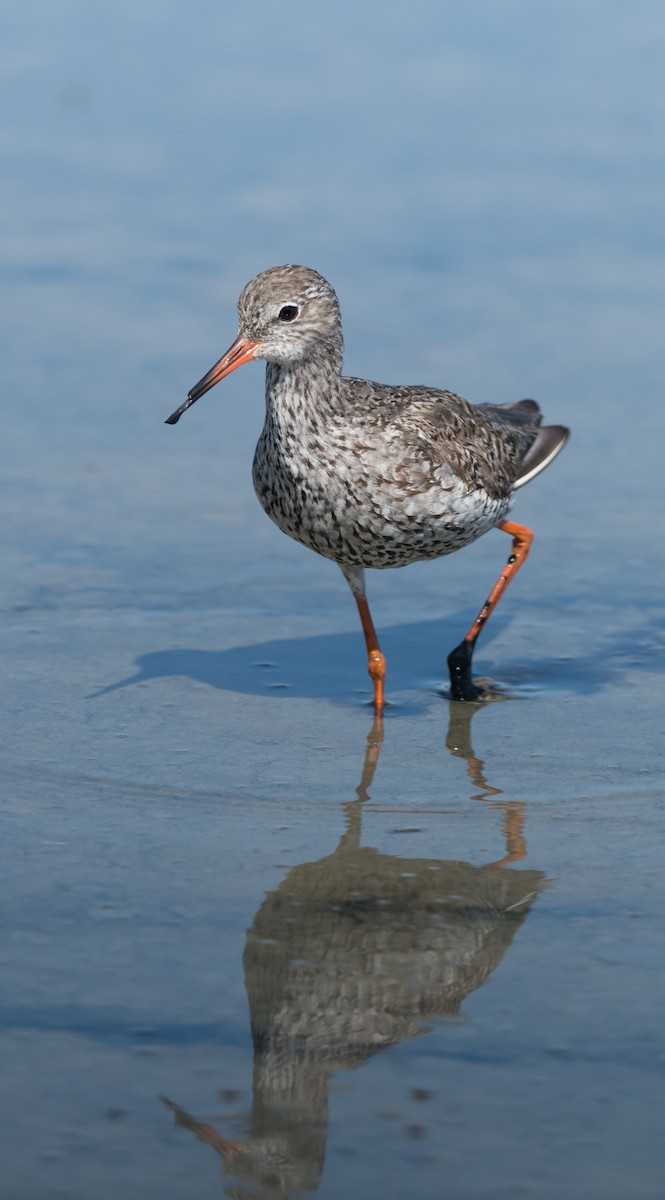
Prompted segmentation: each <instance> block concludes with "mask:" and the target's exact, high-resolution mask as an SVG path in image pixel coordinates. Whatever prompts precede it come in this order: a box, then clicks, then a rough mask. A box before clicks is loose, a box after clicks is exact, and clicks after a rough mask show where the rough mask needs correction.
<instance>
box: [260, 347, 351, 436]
mask: <svg viewBox="0 0 665 1200" xmlns="http://www.w3.org/2000/svg"><path fill="white" fill-rule="evenodd" d="M341 366H342V363H341V354H340V355H339V359H338V357H337V356H334V357H333V355H332V354H330V353H329V354H327V355H320V356H318V357H309V358H307V359H303V360H302V361H300V362H297V363H288V364H283V363H271V362H269V363H268V364H267V366H266V420H268V421H270V422H271V423H273V424H276V425H278V426H279V425H281V424H283V423H285V424H287V425H289V426H291V427H292V428H293V425H294V422H295V423H298V424H299V425H300V427H301V428H302V426H303V425H316V426H320V425H321V423H322V421H325V420H326V419H331V418H333V417H334V416H336V415H337V414H339V411H340V407H341V392H342V389H341V386H340V385H341V377H340V370H341Z"/></svg>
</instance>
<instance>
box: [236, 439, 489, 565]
mask: <svg viewBox="0 0 665 1200" xmlns="http://www.w3.org/2000/svg"><path fill="white" fill-rule="evenodd" d="M319 447H320V443H319V441H318V439H317V440H316V443H314V442H312V443H310V444H308V443H307V439H304V440H303V438H302V437H300V438H299V439H298V443H297V445H296V443H295V439H294V440H293V441H290V439H288V438H287V439H282V440H281V441H280V442H276V441H273V440H272V439H271V437H270V431H269V430H268V431H266V430H265V429H264V431H263V434H262V436H261V438H260V439H259V442H258V445H257V447H256V453H255V456H254V465H253V480H254V488H255V490H256V494H257V496H258V499H259V501H260V503H261V505H262V507H263V509H264V510H265V512H266V513H267V514H268V516H269V517H270V519H271V520H272V521H274V522H275V524H276V525H278V526H279V528H280V529H281V530H282V532H283V533H286V534H288V535H289V537H292V538H295V540H296V541H298V542H302V544H303V545H304V546H308V547H309V549H310V550H315V551H316V552H317V553H318V554H321V555H323V556H324V557H325V558H330V559H333V560H334V561H335V562H338V563H342V564H344V565H348V566H359V567H373V568H384V567H404V566H407V565H408V564H409V563H413V562H418V561H421V560H423V559H430V558H439V557H440V556H442V555H444V554H450V553H452V552H453V551H454V550H459V549H460V548H461V547H462V546H466V545H468V543H470V542H472V541H474V540H475V539H476V538H478V537H480V536H481V535H482V534H483V533H486V532H487V531H488V530H489V529H491V528H492V527H493V526H494V525H496V524H497V523H498V522H499V521H501V520H502V518H503V517H504V516H505V514H506V513H507V512H508V510H509V508H510V503H511V501H510V497H507V498H504V499H498V500H497V499H492V498H490V497H489V496H488V495H487V492H486V491H484V489H482V488H474V489H472V490H469V488H468V487H467V486H466V485H465V484H463V483H462V481H461V480H460V479H458V478H457V477H456V476H455V475H454V474H453V472H452V471H451V470H450V469H449V468H448V467H447V466H445V464H431V463H427V464H424V463H423V461H422V460H419V461H418V462H417V463H415V464H414V463H410V462H409V461H408V460H406V459H405V456H404V455H403V454H402V455H401V456H400V458H399V460H398V459H392V458H391V456H390V454H389V453H387V451H386V447H385V446H381V447H380V448H379V449H377V447H373V446H364V447H363V446H361V447H358V444H357V443H356V442H354V445H353V449H352V450H349V448H348V446H345V445H344V444H337V439H335V438H334V436H333V435H329V437H328V440H327V443H326V447H325V453H321V450H320V448H319Z"/></svg>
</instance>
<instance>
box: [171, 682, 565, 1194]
mask: <svg viewBox="0 0 665 1200" xmlns="http://www.w3.org/2000/svg"><path fill="white" fill-rule="evenodd" d="M480 707H483V705H482V704H452V705H451V706H450V712H451V717H450V727H449V730H448V738H447V743H446V744H447V748H448V749H449V750H450V751H451V753H452V754H454V755H456V756H459V757H462V758H464V759H465V760H466V763H467V771H468V774H469V777H470V779H471V781H472V783H473V786H474V788H475V789H476V792H475V793H474V796H473V798H474V799H478V800H482V801H484V802H488V803H489V804H491V805H492V807H496V808H497V809H499V810H501V812H502V814H503V836H504V843H505V853H504V855H503V856H502V857H500V858H499V859H498V860H497V861H493V862H491V863H488V864H486V865H484V866H479V867H476V866H473V865H472V864H471V863H468V862H460V861H456V860H454V859H437V858H404V857H395V856H392V855H389V854H383V853H380V852H379V851H377V850H374V849H372V848H371V847H369V846H363V845H361V822H362V813H363V806H364V805H365V804H366V803H367V801H368V800H369V789H370V787H371V785H372V780H373V776H374V772H375V770H376V765H377V762H378V758H379V754H380V749H381V743H382V741H383V724H382V721H381V719H380V718H377V719H376V720H375V721H374V724H373V726H372V730H371V732H370V734H369V736H368V739H367V749H366V752H365V761H364V765H363V770H362V776H361V780H360V784H359V786H358V788H357V789H356V799H355V800H353V801H350V802H349V803H347V804H346V805H345V830H344V833H343V835H342V837H341V839H340V842H339V845H338V846H337V848H336V849H335V850H334V851H333V853H332V854H329V855H327V856H326V857H325V858H322V859H319V861H318V862H313V863H303V864H302V865H301V866H297V867H294V868H293V869H292V870H291V871H290V872H289V874H288V875H287V877H286V878H285V879H284V880H283V882H282V883H281V884H280V886H279V887H278V888H276V889H275V891H273V892H270V893H269V894H268V895H267V896H266V899H265V900H264V902H263V904H262V905H261V907H260V909H259V911H258V912H257V914H256V917H255V920H254V923H253V925H252V927H251V929H250V930H249V932H248V934H247V944H246V947H245V954H244V967H245V984H246V987H247V995H248V999H249V1008H250V1017H251V1028H252V1039H253V1044H254V1072H253V1102H252V1110H251V1117H250V1118H249V1127H250V1128H249V1135H248V1136H247V1137H246V1138H245V1139H244V1140H243V1141H234V1140H231V1139H229V1138H227V1137H225V1136H223V1135H222V1134H221V1133H219V1132H218V1131H217V1130H216V1129H215V1127H214V1126H213V1125H210V1124H207V1123H204V1122H202V1121H199V1120H197V1119H196V1118H195V1117H193V1116H191V1115H190V1114H189V1113H188V1112H186V1111H185V1110H184V1109H183V1108H181V1107H179V1106H178V1105H177V1104H174V1103H173V1102H172V1101H171V1100H167V1099H165V1098H163V1100H164V1103H165V1104H166V1105H167V1106H168V1107H169V1108H170V1109H171V1110H172V1111H173V1113H174V1114H175V1120H176V1124H178V1125H180V1126H184V1127H185V1128H187V1129H190V1130H191V1131H192V1132H193V1133H195V1134H196V1135H197V1137H198V1138H199V1139H200V1140H201V1141H203V1142H206V1143H207V1144H208V1145H210V1146H212V1147H213V1149H214V1150H216V1151H217V1153H218V1154H219V1155H220V1156H221V1158H222V1161H223V1165H224V1171H225V1173H226V1174H227V1175H229V1176H233V1177H234V1184H233V1185H232V1187H231V1190H230V1191H228V1192H227V1194H228V1195H230V1196H232V1197H235V1198H237V1200H240V1198H241V1197H249V1196H250V1195H251V1196H254V1197H256V1196H257V1195H258V1196H260V1197H261V1198H262V1200H280V1198H284V1197H286V1196H287V1195H289V1194H290V1193H293V1192H298V1191H301V1190H310V1191H313V1190H316V1188H317V1187H318V1184H319V1181H320V1178H321V1174H322V1171H323V1163H324V1157H325V1149H326V1134H327V1124H328V1088H329V1084H330V1079H331V1075H332V1073H333V1072H335V1071H340V1070H342V1069H348V1068H352V1067H357V1066H360V1065H361V1064H362V1063H364V1062H366V1061H367V1060H368V1059H370V1058H371V1057H372V1056H373V1055H375V1054H378V1053H379V1052H380V1051H382V1050H385V1049H386V1048H387V1047H389V1046H395V1045H397V1044H399V1043H400V1042H404V1041H406V1040H407V1039H410V1038H414V1037H416V1036H418V1035H419V1034H421V1033H422V1032H423V1028H424V1024H425V1023H426V1021H427V1020H428V1019H431V1018H436V1017H449V1018H454V1017H456V1016H457V1015H458V1014H459V1012H460V1008H461V1006H462V1003H463V1002H464V1000H465V999H466V997H467V996H469V995H470V993H471V992H473V991H475V989H476V988H478V987H480V986H481V985H482V984H483V983H485V981H486V980H487V979H488V978H489V976H490V975H491V974H492V972H493V971H494V970H495V968H496V967H497V966H498V964H499V963H500V961H501V959H502V958H503V955H504V954H505V953H506V950H507V949H508V947H509V946H510V944H511V942H512V940H513V938H514V936H515V934H516V932H517V930H518V929H519V927H520V925H521V924H522V922H523V921H524V919H525V917H526V916H527V914H528V912H529V910H530V908H531V905H532V904H533V902H534V900H535V898H536V897H537V895H538V893H539V892H540V891H541V890H542V888H543V887H544V884H545V877H544V875H543V873H542V872H540V871H533V870H523V869H520V870H514V869H511V867H512V864H514V863H516V862H518V861H519V860H520V859H523V858H524V857H525V855H526V843H525V840H524V835H523V828H522V827H523V821H524V811H523V806H522V805H517V804H515V803H511V802H506V801H502V800H501V799H500V796H501V793H500V792H499V791H498V790H497V789H496V788H492V787H491V786H490V785H489V784H488V783H487V780H486V778H485V774H484V765H483V763H482V762H481V761H480V760H479V759H477V758H476V757H475V755H474V753H473V749H472V746H471V732H470V726H471V720H472V718H473V715H474V713H475V712H476V711H477V710H478V708H480ZM242 1179H244V1180H246V1181H247V1182H248V1183H251V1185H252V1186H251V1190H250V1191H245V1190H244V1186H243V1185H242V1183H241V1182H240V1181H241V1180H242ZM257 1188H258V1189H259V1190H258V1192H257V1191H256V1189H257Z"/></svg>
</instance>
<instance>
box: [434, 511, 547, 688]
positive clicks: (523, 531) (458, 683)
mask: <svg viewBox="0 0 665 1200" xmlns="http://www.w3.org/2000/svg"><path fill="white" fill-rule="evenodd" d="M497 529H502V530H503V531H504V533H509V534H510V536H511V537H512V539H513V549H512V553H511V554H510V555H509V557H508V562H507V563H506V565H505V567H504V569H503V571H502V572H501V574H500V575H499V578H498V579H497V581H496V583H495V584H494V587H493V588H492V591H491V592H490V594H489V596H488V597H487V600H486V601H485V603H484V604H483V607H482V608H481V610H480V612H479V613H478V616H477V617H476V619H475V621H474V622H473V625H472V626H471V628H470V630H469V632H468V633H467V635H466V637H465V638H464V641H462V642H460V644H459V646H456V647H455V649H454V650H452V651H451V652H450V654H449V655H448V670H449V671H450V695H451V699H453V700H479V699H481V698H482V695H483V691H482V688H479V687H477V686H476V684H475V683H474V682H473V679H472V678H471V659H472V657H473V648H474V646H475V644H476V640H477V638H478V634H479V633H480V631H481V629H482V628H483V626H484V625H485V624H486V623H487V621H488V620H489V618H490V616H491V615H492V613H493V612H494V609H495V608H496V606H497V604H498V603H499V600H500V599H501V597H502V595H503V593H504V592H505V590H506V588H507V587H508V584H509V583H510V581H511V579H512V578H513V576H514V575H516V574H517V572H518V571H519V569H520V567H521V566H522V563H523V562H525V560H526V558H527V555H528V553H529V550H530V549H531V543H532V541H533V533H532V532H531V530H530V529H528V528H527V526H526V525H517V524H516V523H515V522H514V521H502V522H501V524H500V525H497Z"/></svg>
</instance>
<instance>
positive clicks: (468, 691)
mask: <svg viewBox="0 0 665 1200" xmlns="http://www.w3.org/2000/svg"><path fill="white" fill-rule="evenodd" d="M472 657H473V646H472V645H471V643H470V642H467V640H466V638H465V639H464V641H463V642H460V644H459V646H456V647H455V649H454V650H451V651H450V654H449V655H448V670H449V671H450V699H451V700H482V699H484V697H485V692H484V691H483V689H482V688H480V687H478V685H477V684H475V683H474V682H473V679H472V678H471V659H472Z"/></svg>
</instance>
